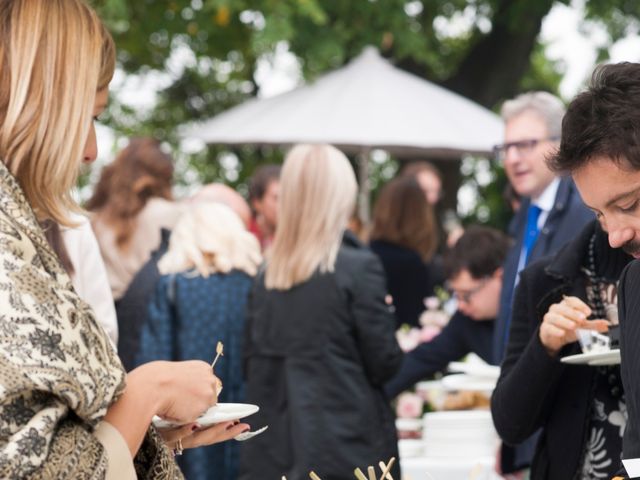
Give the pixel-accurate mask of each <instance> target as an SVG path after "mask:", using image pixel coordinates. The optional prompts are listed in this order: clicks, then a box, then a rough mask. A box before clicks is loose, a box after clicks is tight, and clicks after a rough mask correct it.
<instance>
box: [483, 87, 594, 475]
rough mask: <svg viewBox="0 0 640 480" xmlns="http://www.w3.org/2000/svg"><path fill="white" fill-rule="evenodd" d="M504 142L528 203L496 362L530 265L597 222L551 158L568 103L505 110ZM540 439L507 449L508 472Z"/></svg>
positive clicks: (536, 95) (543, 99) (511, 259)
mask: <svg viewBox="0 0 640 480" xmlns="http://www.w3.org/2000/svg"><path fill="white" fill-rule="evenodd" d="M501 113H502V118H503V120H504V122H505V143H504V144H503V145H498V146H496V147H495V153H496V156H497V158H498V159H500V160H501V161H502V162H503V165H504V168H505V172H506V174H507V177H508V179H509V182H510V183H511V185H512V186H513V188H514V190H515V191H516V193H517V194H518V195H520V196H521V197H522V199H523V201H522V205H521V207H520V209H519V210H518V212H517V213H516V215H515V217H514V218H513V220H512V222H511V224H510V226H509V234H510V235H512V237H513V238H514V240H515V243H514V246H513V247H512V248H511V250H510V251H509V253H508V254H507V258H506V260H505V263H504V279H503V286H502V292H501V294H500V310H499V313H498V317H497V318H496V324H495V328H494V341H493V348H494V351H493V359H494V363H496V364H500V363H501V362H502V360H503V357H504V352H505V346H506V344H507V341H508V338H509V327H510V324H511V305H512V301H513V292H514V289H515V286H516V285H517V283H518V276H519V272H520V271H521V270H522V269H523V268H524V267H525V266H526V265H527V264H528V263H530V262H531V261H533V260H536V259H538V258H542V257H544V256H546V255H550V254H553V253H556V252H557V251H558V250H559V249H560V247H562V246H563V245H564V244H565V243H567V242H568V241H569V240H571V239H573V238H574V236H575V235H576V234H577V233H578V232H579V231H580V230H581V229H582V227H583V226H584V225H585V224H586V223H587V222H588V221H589V220H592V219H593V214H592V213H590V212H589V210H588V209H587V208H586V207H585V206H584V204H583V203H582V201H581V199H580V196H579V195H578V192H577V191H576V188H575V185H574V184H573V182H572V180H571V179H570V178H560V177H558V176H556V174H555V173H554V172H552V171H551V170H550V169H549V167H548V166H547V163H546V159H547V157H549V156H550V155H552V154H553V153H554V152H555V151H557V149H558V146H559V140H560V135H561V127H562V117H563V115H564V105H563V104H562V101H561V100H560V99H558V98H557V97H555V96H553V95H551V94H549V93H546V92H530V93H525V94H523V95H520V96H519V97H517V98H515V99H513V100H509V101H507V102H505V103H504V105H503V106H502V112H501ZM534 447H535V439H531V440H530V441H528V442H525V444H523V445H519V446H517V447H515V448H506V449H503V451H502V469H503V472H504V473H510V472H514V471H517V470H520V469H523V468H526V467H527V466H528V465H529V464H530V461H531V458H532V455H533V450H534Z"/></svg>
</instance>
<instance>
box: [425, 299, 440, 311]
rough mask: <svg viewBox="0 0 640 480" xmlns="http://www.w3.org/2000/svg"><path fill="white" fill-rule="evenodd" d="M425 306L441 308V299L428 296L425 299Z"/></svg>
mask: <svg viewBox="0 0 640 480" xmlns="http://www.w3.org/2000/svg"><path fill="white" fill-rule="evenodd" d="M424 306H425V307H427V310H437V309H438V308H440V300H439V299H438V297H427V298H425V299H424Z"/></svg>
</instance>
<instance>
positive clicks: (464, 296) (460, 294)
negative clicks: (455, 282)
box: [449, 277, 492, 303]
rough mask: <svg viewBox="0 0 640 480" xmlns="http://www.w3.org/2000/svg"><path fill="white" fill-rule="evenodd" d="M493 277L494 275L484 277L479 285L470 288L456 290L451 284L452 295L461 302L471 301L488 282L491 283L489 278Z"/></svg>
mask: <svg viewBox="0 0 640 480" xmlns="http://www.w3.org/2000/svg"><path fill="white" fill-rule="evenodd" d="M491 278H492V277H485V278H483V279H482V280H480V283H479V284H478V286H476V287H475V288H471V289H469V290H455V289H453V288H451V286H450V285H449V291H450V292H451V295H452V296H453V297H454V298H455V299H457V300H458V301H459V302H464V303H469V302H470V301H471V299H472V298H473V296H474V295H475V294H476V293H478V292H479V291H480V290H482V289H483V288H484V287H485V285H486V284H487V283H489V280H491Z"/></svg>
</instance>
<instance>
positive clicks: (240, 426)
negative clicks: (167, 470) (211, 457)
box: [159, 420, 251, 449]
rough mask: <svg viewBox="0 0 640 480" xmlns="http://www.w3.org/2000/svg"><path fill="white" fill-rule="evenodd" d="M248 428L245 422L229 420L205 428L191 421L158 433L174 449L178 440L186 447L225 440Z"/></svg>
mask: <svg viewBox="0 0 640 480" xmlns="http://www.w3.org/2000/svg"><path fill="white" fill-rule="evenodd" d="M250 428H251V427H250V426H249V424H247V423H240V421H239V420H230V421H228V422H221V423H216V424H215V425H212V426H210V427H207V428H200V427H198V425H197V424H196V423H191V424H188V425H183V426H181V427H178V428H171V429H167V430H160V432H159V433H160V435H161V436H162V438H163V439H164V441H165V443H166V444H167V446H169V448H172V449H175V448H176V447H177V445H178V440H180V444H181V446H182V448H185V449H186V448H196V447H202V446H204V445H212V444H214V443H220V442H226V441H227V440H231V439H232V438H234V437H235V436H237V435H239V434H241V433H243V432H248V431H249V430H250Z"/></svg>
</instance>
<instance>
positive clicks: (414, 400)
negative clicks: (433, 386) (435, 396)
mask: <svg viewBox="0 0 640 480" xmlns="http://www.w3.org/2000/svg"><path fill="white" fill-rule="evenodd" d="M423 406H424V400H422V397H420V395H417V394H415V393H409V392H405V393H401V394H400V396H399V397H398V403H397V404H396V415H397V416H398V417H399V418H418V417H420V416H421V415H422V408H423Z"/></svg>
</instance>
